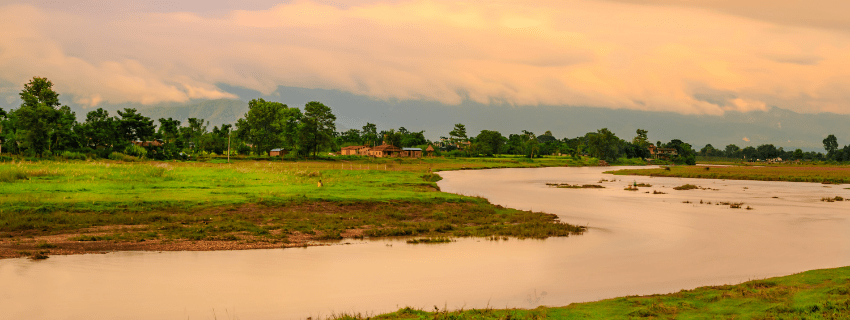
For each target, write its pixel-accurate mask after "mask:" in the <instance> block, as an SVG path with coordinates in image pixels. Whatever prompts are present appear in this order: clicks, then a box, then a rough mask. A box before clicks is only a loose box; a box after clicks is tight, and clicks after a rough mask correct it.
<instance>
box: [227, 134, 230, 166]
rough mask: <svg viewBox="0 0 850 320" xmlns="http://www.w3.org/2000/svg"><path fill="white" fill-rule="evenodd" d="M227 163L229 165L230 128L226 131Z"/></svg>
mask: <svg viewBox="0 0 850 320" xmlns="http://www.w3.org/2000/svg"><path fill="white" fill-rule="evenodd" d="M227 163H230V128H228V129H227Z"/></svg>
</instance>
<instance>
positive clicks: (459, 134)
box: [449, 123, 468, 142]
mask: <svg viewBox="0 0 850 320" xmlns="http://www.w3.org/2000/svg"><path fill="white" fill-rule="evenodd" d="M449 137H451V139H452V142H457V141H465V140H466V139H468V138H467V137H466V126H464V125H463V124H461V123H458V124H455V128H454V129H453V130H452V131H449Z"/></svg>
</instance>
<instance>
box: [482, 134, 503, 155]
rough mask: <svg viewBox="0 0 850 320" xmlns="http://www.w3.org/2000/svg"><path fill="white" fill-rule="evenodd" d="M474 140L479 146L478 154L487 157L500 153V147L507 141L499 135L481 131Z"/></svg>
mask: <svg viewBox="0 0 850 320" xmlns="http://www.w3.org/2000/svg"><path fill="white" fill-rule="evenodd" d="M475 140H476V143H477V144H480V148H479V149H480V150H479V151H480V153H483V154H486V155H488V156H492V155H493V154H497V153H500V152H501V151H502V146H503V145H504V144H505V141H507V139H505V137H504V136H502V134H501V133H499V132H498V131H491V130H481V133H479V134H478V136H476V137H475Z"/></svg>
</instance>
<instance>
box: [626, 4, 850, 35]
mask: <svg viewBox="0 0 850 320" xmlns="http://www.w3.org/2000/svg"><path fill="white" fill-rule="evenodd" d="M612 1H616V2H625V3H634V4H642V5H665V6H680V7H692V8H700V9H707V10H712V11H715V12H720V13H725V14H730V15H736V16H740V17H746V18H748V19H755V20H760V21H765V22H770V23H773V24H779V25H788V26H801V27H807V28H825V29H835V30H841V31H850V2H847V1H845V0H818V1H799V0H746V1H741V0H612Z"/></svg>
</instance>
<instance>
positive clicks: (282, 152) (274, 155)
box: [269, 148, 289, 157]
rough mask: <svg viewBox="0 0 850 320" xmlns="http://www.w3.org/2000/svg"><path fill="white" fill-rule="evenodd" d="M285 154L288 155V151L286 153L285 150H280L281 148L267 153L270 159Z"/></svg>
mask: <svg viewBox="0 0 850 320" xmlns="http://www.w3.org/2000/svg"><path fill="white" fill-rule="evenodd" d="M287 153H289V151H286V150H284V149H281V148H277V149H272V150H271V151H269V156H270V157H283V156H286V154H287Z"/></svg>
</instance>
